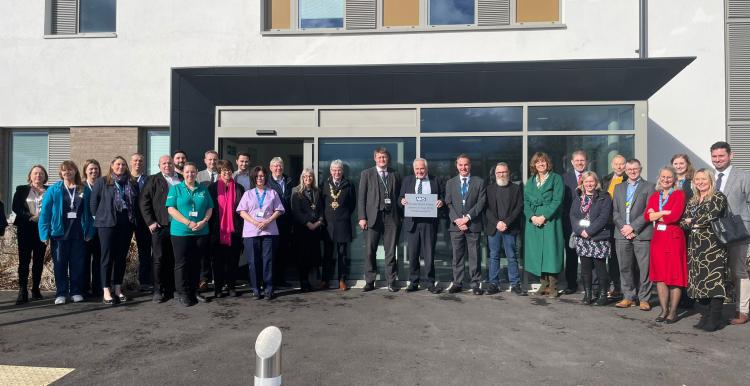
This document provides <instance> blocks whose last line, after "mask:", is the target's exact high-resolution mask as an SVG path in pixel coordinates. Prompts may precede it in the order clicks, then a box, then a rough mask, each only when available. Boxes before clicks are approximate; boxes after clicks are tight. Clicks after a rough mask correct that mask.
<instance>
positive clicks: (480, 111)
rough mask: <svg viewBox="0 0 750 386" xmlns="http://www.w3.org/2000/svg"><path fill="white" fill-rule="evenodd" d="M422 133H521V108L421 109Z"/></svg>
mask: <svg viewBox="0 0 750 386" xmlns="http://www.w3.org/2000/svg"><path fill="white" fill-rule="evenodd" d="M420 120H421V131H422V132H423V133H438V132H456V131H458V132H467V131H521V130H522V129H523V108H522V107H460V108H449V109H422V113H421V118H420Z"/></svg>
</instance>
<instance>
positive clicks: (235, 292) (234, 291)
mask: <svg viewBox="0 0 750 386" xmlns="http://www.w3.org/2000/svg"><path fill="white" fill-rule="evenodd" d="M229 296H231V297H233V298H236V297H237V296H239V294H238V293H237V290H236V289H234V288H230V289H229Z"/></svg>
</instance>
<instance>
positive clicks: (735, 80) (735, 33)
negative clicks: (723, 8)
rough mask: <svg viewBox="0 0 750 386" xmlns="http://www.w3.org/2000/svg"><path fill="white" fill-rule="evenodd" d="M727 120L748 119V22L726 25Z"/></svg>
mask: <svg viewBox="0 0 750 386" xmlns="http://www.w3.org/2000/svg"><path fill="white" fill-rule="evenodd" d="M727 39H728V43H729V46H728V47H727V56H728V65H727V68H728V70H729V82H728V91H729V117H728V118H729V121H730V122H733V121H750V23H729V24H728V25H727Z"/></svg>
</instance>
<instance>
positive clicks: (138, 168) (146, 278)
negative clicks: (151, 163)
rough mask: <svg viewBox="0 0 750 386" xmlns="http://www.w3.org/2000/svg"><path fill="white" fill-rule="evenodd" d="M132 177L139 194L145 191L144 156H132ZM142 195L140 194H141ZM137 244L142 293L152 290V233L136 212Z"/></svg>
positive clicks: (135, 154)
mask: <svg viewBox="0 0 750 386" xmlns="http://www.w3.org/2000/svg"><path fill="white" fill-rule="evenodd" d="M130 175H131V176H132V177H133V179H134V180H136V182H137V183H138V192H142V191H143V187H144V186H145V185H146V181H148V175H147V174H146V158H145V157H144V156H143V154H140V153H134V154H132V155H131V156H130ZM139 194H140V193H139ZM134 233H135V243H136V245H137V247H138V283H139V284H140V286H141V288H140V289H141V291H150V290H151V286H152V284H151V276H152V274H151V266H152V264H153V262H152V259H151V232H149V231H148V225H146V223H145V222H144V221H143V217H142V216H141V215H140V213H138V211H136V216H135V232H134Z"/></svg>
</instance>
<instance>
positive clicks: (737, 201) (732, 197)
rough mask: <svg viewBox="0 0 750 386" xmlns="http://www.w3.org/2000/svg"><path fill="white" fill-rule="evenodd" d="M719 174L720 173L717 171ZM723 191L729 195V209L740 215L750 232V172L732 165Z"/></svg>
mask: <svg viewBox="0 0 750 386" xmlns="http://www.w3.org/2000/svg"><path fill="white" fill-rule="evenodd" d="M717 174H718V173H717ZM726 178H728V179H727V183H726V185H725V186H724V189H723V191H722V193H724V195H725V196H727V202H728V204H729V210H730V211H732V214H735V215H740V217H742V221H743V222H744V223H745V228H746V229H747V230H748V232H750V173H748V172H746V171H744V170H741V169H738V168H737V166H736V165H735V166H732V169H731V170H730V171H729V175H728V176H726Z"/></svg>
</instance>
